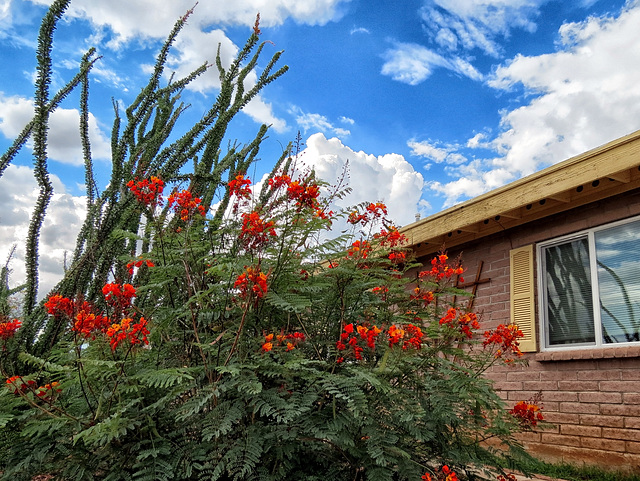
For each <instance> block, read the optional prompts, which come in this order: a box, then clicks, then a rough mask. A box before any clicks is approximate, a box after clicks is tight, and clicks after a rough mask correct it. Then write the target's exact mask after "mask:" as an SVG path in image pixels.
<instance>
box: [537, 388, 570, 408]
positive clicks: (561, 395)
mask: <svg viewBox="0 0 640 481" xmlns="http://www.w3.org/2000/svg"><path fill="white" fill-rule="evenodd" d="M548 401H560V402H578V393H577V392H565V391H544V392H543V393H542V402H543V404H545V405H546V403H547V402H548Z"/></svg>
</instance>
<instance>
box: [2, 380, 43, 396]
mask: <svg viewBox="0 0 640 481" xmlns="http://www.w3.org/2000/svg"><path fill="white" fill-rule="evenodd" d="M35 386H36V382H35V381H32V380H30V379H29V380H25V379H24V378H23V377H22V376H11V377H10V378H9V379H7V387H8V388H9V389H10V390H11V392H12V393H13V394H15V395H16V396H19V395H20V394H21V393H26V392H27V391H30V390H33V389H35Z"/></svg>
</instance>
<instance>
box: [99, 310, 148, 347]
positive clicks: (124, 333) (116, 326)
mask: <svg viewBox="0 0 640 481" xmlns="http://www.w3.org/2000/svg"><path fill="white" fill-rule="evenodd" d="M147 334H149V330H148V329H147V320H146V319H145V318H144V317H141V318H140V320H139V321H138V322H137V323H134V322H133V319H131V318H129V317H127V318H124V319H122V320H121V321H120V323H113V324H111V327H109V328H108V329H107V337H110V338H111V340H110V341H109V344H110V345H111V349H112V350H114V351H115V349H116V348H117V347H118V345H119V344H120V343H121V342H123V341H126V340H127V339H128V340H129V343H130V344H131V345H132V346H133V345H136V344H149V340H148V339H147Z"/></svg>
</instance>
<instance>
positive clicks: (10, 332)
mask: <svg viewBox="0 0 640 481" xmlns="http://www.w3.org/2000/svg"><path fill="white" fill-rule="evenodd" d="M21 325H22V322H21V321H19V320H18V319H14V320H13V321H9V322H0V339H2V340H4V341H6V340H7V339H9V338H12V337H13V336H15V335H16V331H17V330H18V328H19V327H20V326H21Z"/></svg>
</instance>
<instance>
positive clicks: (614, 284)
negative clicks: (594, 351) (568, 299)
mask: <svg viewBox="0 0 640 481" xmlns="http://www.w3.org/2000/svg"><path fill="white" fill-rule="evenodd" d="M595 240H596V259H597V262H598V286H599V289H600V315H601V317H602V340H603V342H605V343H615V342H634V341H640V306H639V304H638V303H639V302H640V222H631V223H628V224H624V225H620V226H617V227H613V228H611V229H606V230H602V231H599V232H596V233H595Z"/></svg>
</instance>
